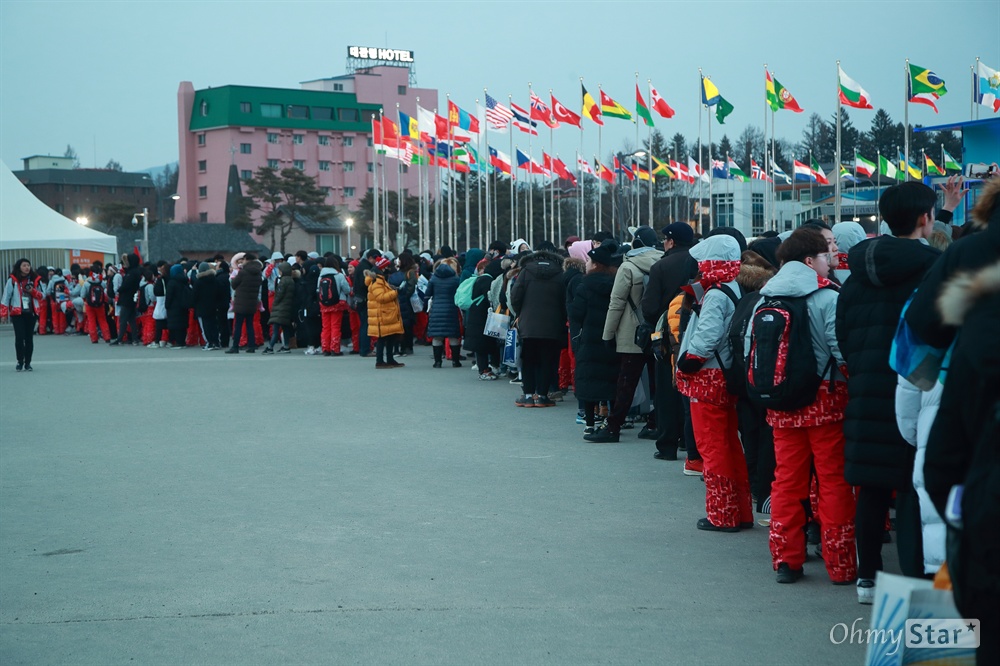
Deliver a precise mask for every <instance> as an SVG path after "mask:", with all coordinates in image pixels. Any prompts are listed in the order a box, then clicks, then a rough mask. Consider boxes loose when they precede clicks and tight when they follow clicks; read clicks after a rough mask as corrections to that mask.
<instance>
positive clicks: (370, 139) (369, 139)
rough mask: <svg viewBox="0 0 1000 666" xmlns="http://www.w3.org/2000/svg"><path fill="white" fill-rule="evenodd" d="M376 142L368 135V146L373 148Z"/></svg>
mask: <svg viewBox="0 0 1000 666" xmlns="http://www.w3.org/2000/svg"><path fill="white" fill-rule="evenodd" d="M373 145H374V144H373V143H372V138H371V137H368V147H369V148H371V147H372V146H373Z"/></svg>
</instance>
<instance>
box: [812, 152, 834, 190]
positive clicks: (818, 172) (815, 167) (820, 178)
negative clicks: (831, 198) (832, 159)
mask: <svg viewBox="0 0 1000 666" xmlns="http://www.w3.org/2000/svg"><path fill="white" fill-rule="evenodd" d="M812 172H813V175H814V176H816V182H817V183H819V184H820V185H829V184H830V181H828V180H827V179H826V174H825V173H823V169H822V168H821V167H820V165H819V162H817V161H816V158H815V157H814V158H812Z"/></svg>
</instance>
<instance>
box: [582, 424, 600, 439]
mask: <svg viewBox="0 0 1000 666" xmlns="http://www.w3.org/2000/svg"><path fill="white" fill-rule="evenodd" d="M596 430H597V428H595V427H594V426H587V427H586V428H584V429H583V436H584V437H586V436H587V435H593V434H594V431H596Z"/></svg>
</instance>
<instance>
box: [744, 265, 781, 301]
mask: <svg viewBox="0 0 1000 666" xmlns="http://www.w3.org/2000/svg"><path fill="white" fill-rule="evenodd" d="M775 273H777V271H775V270H774V269H772V268H765V267H763V266H755V265H754V264H748V263H747V262H742V263H741V264H740V272H739V275H737V276H736V283H737V284H738V285H740V289H742V290H743V293H746V294H748V293H750V292H752V291H760V290H761V288H762V287H763V286H764V285H765V284H767V281H768V280H770V279H771V277H772V276H774V274H775Z"/></svg>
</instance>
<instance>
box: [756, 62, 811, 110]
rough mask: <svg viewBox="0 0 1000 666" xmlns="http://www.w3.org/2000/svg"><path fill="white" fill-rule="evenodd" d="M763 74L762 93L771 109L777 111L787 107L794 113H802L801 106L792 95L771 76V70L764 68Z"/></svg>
mask: <svg viewBox="0 0 1000 666" xmlns="http://www.w3.org/2000/svg"><path fill="white" fill-rule="evenodd" d="M764 75H765V77H766V79H765V82H764V87H765V91H764V94H765V96H766V98H767V103H768V104H769V105H770V106H771V110H772V111H779V110H781V109H788V110H789V111H794V112H795V113H802V107H800V106H799V103H798V102H796V101H795V98H794V97H792V93H790V92H788V90H787V89H786V88H785V87H784V86H783V85H781V83H780V82H779V81H778V79H776V78H774V77H772V76H771V72H769V71H767V70H766V69H765V70H764Z"/></svg>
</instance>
